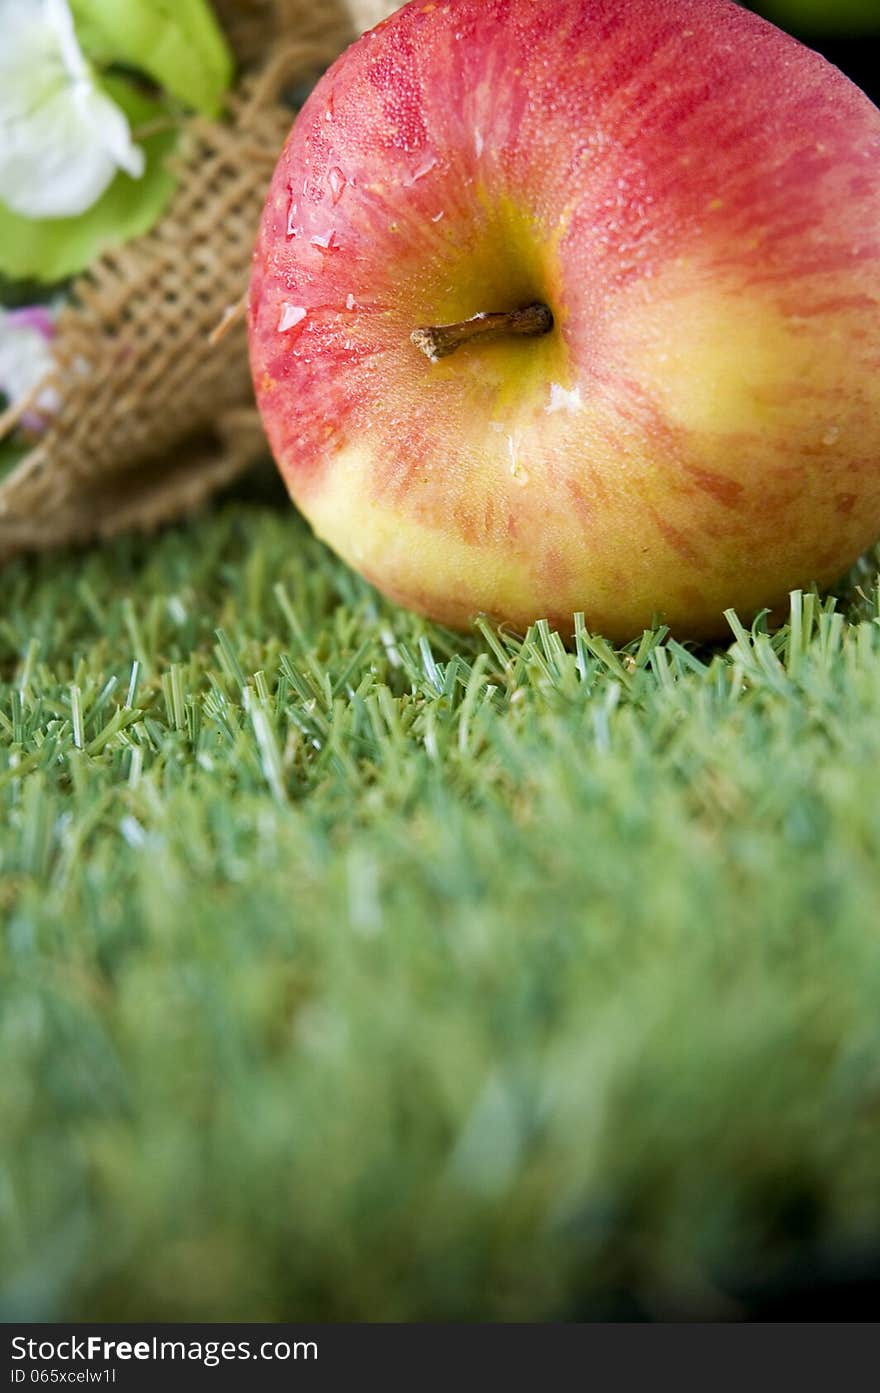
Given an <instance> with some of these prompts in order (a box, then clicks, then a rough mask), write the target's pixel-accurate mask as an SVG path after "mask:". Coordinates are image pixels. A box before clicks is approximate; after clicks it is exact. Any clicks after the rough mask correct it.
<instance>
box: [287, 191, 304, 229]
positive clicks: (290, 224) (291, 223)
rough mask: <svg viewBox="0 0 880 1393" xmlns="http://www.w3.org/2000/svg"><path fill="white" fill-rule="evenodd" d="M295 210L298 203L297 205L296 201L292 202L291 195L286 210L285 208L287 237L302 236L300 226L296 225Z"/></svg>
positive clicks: (296, 210)
mask: <svg viewBox="0 0 880 1393" xmlns="http://www.w3.org/2000/svg"><path fill="white" fill-rule="evenodd" d="M297 212H298V205H297V204H296V203H294V201H293V198H292V197H291V200H290V207H289V208H288V210H287V235H288V237H301V236H302V228H301V227H300V226H299V225H298V223H297V221H296V216H297Z"/></svg>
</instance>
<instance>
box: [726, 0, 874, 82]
mask: <svg viewBox="0 0 880 1393" xmlns="http://www.w3.org/2000/svg"><path fill="white" fill-rule="evenodd" d="M746 8H747V9H750V10H754V11H755V12H756V13H757V14H760V15H763V16H764V17H765V19H769V20H772V21H773V23H774V24H778V25H779V27H780V29H786V30H788V32H789V33H790V34H794V36H795V38H798V39H800V40H801V41H802V42H803V43H805V44H807V45H808V46H809V47H810V48H815V49H818V51H819V52H820V53H822V54H824V55H825V57H826V58H827V59H828V60H829V62H831V63H834V64H835V66H836V67H838V68H841V69H842V71H843V72H845V73H846V74H847V76H848V77H850V78H852V80H853V82H855V83H857V84H858V86H859V87H861V88H862V89H863V91H865V92H867V93H868V96H869V97H871V98H872V99H873V100H874V101H875V102H876V103H877V104H878V105H880V0H752V3H751V4H749V5H747V6H746Z"/></svg>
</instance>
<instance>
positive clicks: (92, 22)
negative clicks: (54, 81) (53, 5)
mask: <svg viewBox="0 0 880 1393" xmlns="http://www.w3.org/2000/svg"><path fill="white" fill-rule="evenodd" d="M71 8H72V10H73V14H74V19H75V21H76V30H77V36H78V38H79V41H80V43H81V44H82V46H83V49H84V50H85V52H86V53H87V54H88V56H89V58H91V59H92V60H93V61H95V62H98V63H105V64H106V63H124V64H126V65H127V66H130V67H133V68H137V69H139V70H140V71H141V72H145V73H148V74H149V76H150V77H152V78H153V80H154V81H155V82H157V83H158V84H159V86H160V87H164V88H165V90H166V91H167V92H169V93H170V94H171V95H172V96H174V97H177V98H178V100H179V101H181V102H183V103H184V104H185V105H186V106H188V107H192V108H194V109H195V110H196V111H200V112H202V113H203V114H204V115H206V116H216V115H217V112H218V111H219V109H220V102H221V98H222V96H223V93H224V92H225V91H226V90H227V88H228V87H229V84H230V82H231V80H232V69H233V63H232V54H231V52H230V49H229V46H228V44H227V42H226V39H225V38H224V36H223V32H222V30H221V29H220V26H219V25H218V23H217V20H216V19H215V18H214V14H213V12H212V10H211V8H210V5H209V4H208V3H207V0H72V5H71Z"/></svg>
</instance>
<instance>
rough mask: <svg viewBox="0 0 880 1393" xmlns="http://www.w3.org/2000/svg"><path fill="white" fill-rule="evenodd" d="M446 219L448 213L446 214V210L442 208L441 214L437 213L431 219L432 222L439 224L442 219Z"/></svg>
mask: <svg viewBox="0 0 880 1393" xmlns="http://www.w3.org/2000/svg"><path fill="white" fill-rule="evenodd" d="M445 217H446V213H445V212H444V210H443V209H442V208H441V209H440V212H439V213H435V214H434V216H433V218H432V219H431V222H439V221H440V219H441V218H445Z"/></svg>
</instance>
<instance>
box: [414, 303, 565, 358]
mask: <svg viewBox="0 0 880 1393" xmlns="http://www.w3.org/2000/svg"><path fill="white" fill-rule="evenodd" d="M552 328H553V311H552V310H551V309H550V308H549V307H548V306H547V305H544V304H542V303H541V302H540V301H536V302H535V303H534V304H531V305H524V306H523V308H522V309H519V310H508V311H501V312H498V313H488V314H475V315H473V316H472V317H471V318H470V319H463V320H462V321H461V322H460V323H458V324H438V325H436V326H435V327H433V328H425V329H414V330H413V332H412V334H411V335H410V338H411V339H412V342H413V343H414V344H415V346H416V348H419V349H421V351H422V353H424V355H425V357H426V358H430V360H431V362H432V363H437V362H439V361H440V359H441V358H448V357H449V355H450V353H455V351H456V349H458V348H461V346H462V344H464V343H473V341H474V340H475V339H484V338H489V337H499V336H502V335H506V334H515V335H519V336H520V337H523V338H539V337H540V336H541V335H542V334H549V333H550V330H551V329H552Z"/></svg>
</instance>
